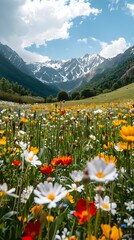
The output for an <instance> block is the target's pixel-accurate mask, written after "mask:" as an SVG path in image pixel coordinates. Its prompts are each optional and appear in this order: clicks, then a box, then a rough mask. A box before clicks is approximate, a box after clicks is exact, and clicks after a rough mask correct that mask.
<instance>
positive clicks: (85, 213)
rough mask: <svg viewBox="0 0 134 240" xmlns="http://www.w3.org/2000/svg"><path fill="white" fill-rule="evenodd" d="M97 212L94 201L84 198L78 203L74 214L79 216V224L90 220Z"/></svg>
mask: <svg viewBox="0 0 134 240" xmlns="http://www.w3.org/2000/svg"><path fill="white" fill-rule="evenodd" d="M96 213H97V210H96V206H95V203H94V202H87V201H86V200H84V199H82V198H81V199H79V201H78V202H77V204H76V211H75V212H74V213H73V214H74V216H76V217H78V218H79V224H83V223H84V222H88V220H89V217H90V218H91V217H93V216H94V215H95V214H96Z"/></svg>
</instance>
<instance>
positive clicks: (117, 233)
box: [101, 224, 123, 240]
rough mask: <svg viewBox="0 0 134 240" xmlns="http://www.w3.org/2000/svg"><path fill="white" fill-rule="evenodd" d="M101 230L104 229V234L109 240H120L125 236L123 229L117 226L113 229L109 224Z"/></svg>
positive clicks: (103, 225)
mask: <svg viewBox="0 0 134 240" xmlns="http://www.w3.org/2000/svg"><path fill="white" fill-rule="evenodd" d="M101 228H102V231H103V234H104V235H105V237H106V238H108V239H109V240H119V239H121V237H122V235H123V234H122V231H121V229H120V228H117V227H116V226H113V227H111V226H110V225H108V224H102V225H101Z"/></svg>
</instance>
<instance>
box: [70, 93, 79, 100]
mask: <svg viewBox="0 0 134 240" xmlns="http://www.w3.org/2000/svg"><path fill="white" fill-rule="evenodd" d="M71 99H72V100H78V99H80V93H79V92H77V91H74V92H73V93H72V94H71Z"/></svg>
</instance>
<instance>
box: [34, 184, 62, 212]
mask: <svg viewBox="0 0 134 240" xmlns="http://www.w3.org/2000/svg"><path fill="white" fill-rule="evenodd" d="M37 188H38V190H36V189H35V190H34V194H35V195H36V196H37V197H35V198H34V201H35V203H37V204H48V208H55V207H56V203H57V202H59V201H60V200H61V199H63V198H64V197H65V196H66V194H67V190H66V189H65V188H64V187H62V185H61V184H59V183H55V184H54V185H53V183H51V182H46V181H45V182H44V183H39V184H38V185H37Z"/></svg>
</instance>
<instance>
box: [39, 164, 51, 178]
mask: <svg viewBox="0 0 134 240" xmlns="http://www.w3.org/2000/svg"><path fill="white" fill-rule="evenodd" d="M54 170H55V168H53V167H52V166H51V165H46V164H44V165H43V166H42V167H41V168H40V171H41V172H42V173H43V174H45V175H48V174H50V173H52V172H53V171H54Z"/></svg>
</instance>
